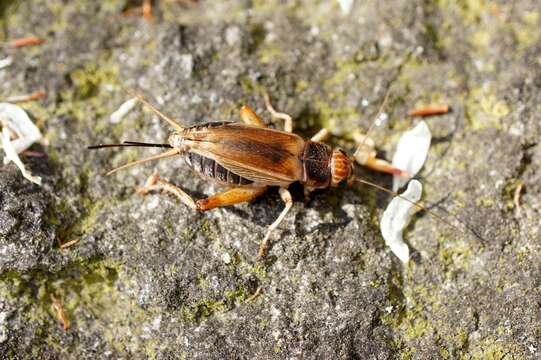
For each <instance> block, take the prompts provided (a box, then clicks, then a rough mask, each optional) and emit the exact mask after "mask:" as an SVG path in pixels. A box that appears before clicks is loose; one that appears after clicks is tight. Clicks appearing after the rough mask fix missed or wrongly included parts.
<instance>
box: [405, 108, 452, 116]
mask: <svg viewBox="0 0 541 360" xmlns="http://www.w3.org/2000/svg"><path fill="white" fill-rule="evenodd" d="M448 112H449V105H433V106H428V107H424V108H418V109H411V110H410V111H409V116H433V115H442V114H447V113H448Z"/></svg>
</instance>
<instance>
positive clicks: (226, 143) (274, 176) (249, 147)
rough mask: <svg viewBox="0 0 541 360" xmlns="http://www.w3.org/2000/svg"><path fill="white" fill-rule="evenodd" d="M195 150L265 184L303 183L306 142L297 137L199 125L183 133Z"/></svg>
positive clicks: (236, 125)
mask: <svg viewBox="0 0 541 360" xmlns="http://www.w3.org/2000/svg"><path fill="white" fill-rule="evenodd" d="M183 135H184V136H185V139H186V140H188V144H189V146H190V148H191V150H192V151H194V152H197V153H200V154H201V155H203V156H207V157H210V158H212V159H215V160H216V161H217V162H218V163H220V164H221V165H222V166H223V167H225V168H227V169H228V170H229V171H231V172H233V173H235V174H237V175H239V176H242V177H244V178H247V179H250V180H252V181H254V182H257V183H260V184H264V185H287V184H290V183H292V182H294V181H298V180H302V175H303V171H302V161H301V155H302V152H303V149H304V144H305V142H304V140H303V139H302V138H301V137H300V136H298V135H295V134H292V133H288V132H284V131H279V130H274V129H267V128H260V127H255V126H250V125H245V124H240V123H223V124H219V125H213V126H197V127H194V128H190V129H186V133H185V134H183Z"/></svg>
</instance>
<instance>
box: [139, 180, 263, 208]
mask: <svg viewBox="0 0 541 360" xmlns="http://www.w3.org/2000/svg"><path fill="white" fill-rule="evenodd" d="M265 190H267V187H266V186H263V187H257V188H250V187H238V188H233V189H229V190H226V191H224V192H221V193H218V194H215V195H212V196H209V197H208V198H206V199H200V200H197V201H195V200H194V199H193V198H192V197H191V196H190V195H188V194H187V193H186V192H185V191H184V190H182V189H181V188H180V187H178V186H176V185H174V184H171V183H169V182H167V181H165V180H163V179H160V177H159V176H158V174H154V175H152V176H151V177H150V178H149V179H148V180H147V182H146V184H145V186H144V187H142V188H138V189H136V191H137V193H138V194H140V195H146V194H148V192H150V191H165V192H168V193H171V194H173V195H175V196H176V197H177V198H178V199H179V200H180V201H182V202H183V203H184V204H186V205H187V206H188V207H189V208H190V209H192V210H196V211H206V210H210V209H213V208H216V207H222V206H228V205H234V204H239V203H242V202H246V201H250V200H253V199H255V198H256V197H258V196H259V195H261V194H263V193H264V192H265Z"/></svg>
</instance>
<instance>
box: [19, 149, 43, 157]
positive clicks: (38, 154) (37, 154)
mask: <svg viewBox="0 0 541 360" xmlns="http://www.w3.org/2000/svg"><path fill="white" fill-rule="evenodd" d="M22 155H24V156H27V157H37V158H44V157H47V154H46V153H44V152H41V151H33V150H25V151H23V152H22Z"/></svg>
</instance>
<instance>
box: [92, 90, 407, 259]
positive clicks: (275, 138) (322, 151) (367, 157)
mask: <svg viewBox="0 0 541 360" xmlns="http://www.w3.org/2000/svg"><path fill="white" fill-rule="evenodd" d="M387 95H388V94H387ZM135 96H137V98H138V99H139V100H140V101H141V102H143V103H144V104H146V105H147V106H149V107H150V108H151V109H152V110H153V111H154V112H155V113H156V114H157V115H159V116H160V117H161V118H162V119H163V120H165V121H167V122H168V123H169V125H171V126H172V127H174V128H175V131H174V132H173V133H172V134H171V135H170V136H169V139H168V143H166V144H150V143H141V142H131V141H126V142H124V143H122V144H100V145H95V146H90V147H89V149H99V148H106V147H119V146H146V147H161V148H170V150H167V151H165V152H164V153H161V154H157V155H154V156H150V157H147V158H143V159H140V160H136V161H133V162H131V163H128V164H126V165H123V166H121V167H118V168H116V169H114V170H112V171H110V172H108V175H110V174H112V173H114V172H116V171H118V170H121V169H125V168H128V167H131V166H134V165H138V164H141V163H143V162H146V161H151V160H158V159H164V158H168V157H173V156H177V155H183V156H184V160H185V161H186V164H187V165H188V166H189V167H190V168H192V169H193V170H194V171H195V172H197V173H199V174H200V175H202V176H203V177H204V178H206V179H210V180H213V181H215V182H217V183H219V184H220V185H223V186H225V187H227V190H225V191H223V192H220V193H218V194H215V195H212V196H209V197H208V198H206V199H200V200H197V201H196V200H194V199H192V197H191V196H190V195H188V194H187V193H186V192H185V191H184V190H182V189H181V188H180V187H178V186H176V185H173V184H171V183H169V182H167V181H165V180H163V179H160V178H159V176H158V175H154V176H152V177H151V178H149V181H148V182H147V184H146V186H145V187H143V188H140V189H138V192H139V193H141V194H146V193H148V192H149V191H164V192H169V193H172V194H173V195H175V196H176V197H177V198H178V199H179V200H180V201H182V202H183V203H184V204H186V205H187V206H188V207H190V208H191V209H193V210H196V211H206V210H210V209H213V208H216V207H222V206H229V205H234V204H239V203H242V202H245V201H250V200H253V199H255V198H256V197H258V196H259V195H261V194H263V193H264V192H265V191H266V190H267V188H268V187H269V186H277V187H278V188H279V190H278V191H279V194H280V197H281V198H282V200H283V201H284V203H285V208H284V209H283V210H282V212H281V213H280V215H279V216H278V218H277V219H276V220H275V221H274V222H273V223H272V224H271V225H270V226H269V228H268V230H267V232H266V234H265V237H264V238H263V240H262V241H261V244H260V246H259V256H260V257H264V256H265V254H266V252H267V248H268V241H269V237H270V235H271V233H272V231H273V230H274V229H276V227H277V226H278V225H279V224H280V222H281V221H282V220H283V219H284V217H285V216H286V214H287V213H288V211H289V210H290V209H291V207H292V205H293V199H292V197H291V194H290V193H289V191H288V187H289V185H291V184H292V183H294V182H297V181H298V182H300V183H301V184H302V185H304V189H305V193H306V194H308V193H309V192H311V191H313V190H315V189H321V188H328V187H334V186H337V185H338V184H339V183H341V182H343V181H347V182H348V184H351V183H352V182H353V181H359V182H362V183H367V184H369V185H374V184H371V183H369V182H367V181H365V180H363V179H359V178H356V177H355V175H354V174H353V163H354V162H357V163H360V164H361V165H363V166H366V167H368V168H371V169H373V170H376V171H381V172H386V173H391V174H398V175H403V176H407V174H406V173H404V172H402V171H401V170H400V169H397V168H395V167H393V166H392V165H391V164H390V163H388V162H387V161H385V160H382V159H377V158H376V152H375V151H374V148H373V142H371V141H369V140H366V139H365V140H363V141H361V143H360V144H359V146H358V148H357V150H356V151H355V153H354V155H353V156H348V155H346V153H345V152H344V151H343V150H342V149H339V148H335V149H333V148H331V147H330V146H328V145H326V144H324V143H323V141H324V140H325V139H326V138H328V137H329V136H330V133H329V132H328V131H327V130H325V129H322V130H321V131H319V132H318V133H317V134H316V135H314V136H313V137H312V138H311V139H310V140H305V139H303V138H302V137H300V136H298V135H296V134H294V133H293V132H292V129H293V120H292V118H291V117H290V116H289V115H287V114H285V113H280V112H277V111H275V110H274V108H273V107H272V105H271V103H270V100H269V97H268V95H266V94H265V103H266V106H267V109H268V110H269V112H270V113H271V114H272V116H273V117H274V118H278V119H282V120H284V130H283V131H282V130H275V129H270V128H268V127H267V126H266V124H265V122H264V121H263V120H262V119H261V118H260V117H259V116H257V114H256V113H255V112H254V111H253V110H252V109H251V108H250V107H248V106H243V107H242V108H241V109H240V118H241V119H242V121H243V123H235V122H209V123H206V124H202V125H197V126H192V127H184V126H182V125H181V124H179V123H177V122H176V121H174V120H172V119H171V118H169V117H168V116H166V115H164V114H163V113H162V112H161V111H159V110H158V109H156V108H155V107H154V106H152V105H151V104H150V103H149V102H148V101H146V100H145V99H144V98H143V97H142V96H140V95H135ZM386 98H387V96H386ZM384 103H385V101H384ZM382 107H383V105H382ZM380 112H381V108H380ZM374 186H376V187H377V188H379V189H382V190H384V191H388V192H390V193H392V194H393V195H394V196H399V195H397V194H396V193H393V192H391V191H389V190H387V189H384V188H381V187H380V186H377V185H374Z"/></svg>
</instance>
